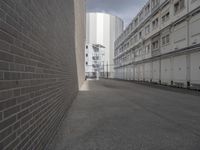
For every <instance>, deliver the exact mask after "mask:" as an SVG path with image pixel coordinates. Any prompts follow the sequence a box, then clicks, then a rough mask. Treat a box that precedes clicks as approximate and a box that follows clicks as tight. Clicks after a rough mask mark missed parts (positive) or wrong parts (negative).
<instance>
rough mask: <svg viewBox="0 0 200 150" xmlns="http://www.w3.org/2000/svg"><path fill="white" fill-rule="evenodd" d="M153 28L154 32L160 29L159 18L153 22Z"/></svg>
mask: <svg viewBox="0 0 200 150" xmlns="http://www.w3.org/2000/svg"><path fill="white" fill-rule="evenodd" d="M152 27H153V30H154V29H156V28H157V27H158V18H156V19H155V20H154V21H153V22H152Z"/></svg>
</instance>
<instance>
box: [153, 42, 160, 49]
mask: <svg viewBox="0 0 200 150" xmlns="http://www.w3.org/2000/svg"><path fill="white" fill-rule="evenodd" d="M158 46H159V43H158V40H157V41H154V42H153V43H152V49H153V50H156V49H158V48H159V47H158Z"/></svg>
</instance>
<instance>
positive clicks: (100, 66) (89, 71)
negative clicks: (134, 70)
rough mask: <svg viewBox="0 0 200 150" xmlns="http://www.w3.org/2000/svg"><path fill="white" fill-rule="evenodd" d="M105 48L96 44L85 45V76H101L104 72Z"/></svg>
mask: <svg viewBox="0 0 200 150" xmlns="http://www.w3.org/2000/svg"><path fill="white" fill-rule="evenodd" d="M104 61H105V47H103V46H102V45H98V44H87V45H86V49H85V69H86V70H85V75H86V76H87V77H90V78H97V77H99V76H100V75H101V76H103V75H104V72H105V68H104Z"/></svg>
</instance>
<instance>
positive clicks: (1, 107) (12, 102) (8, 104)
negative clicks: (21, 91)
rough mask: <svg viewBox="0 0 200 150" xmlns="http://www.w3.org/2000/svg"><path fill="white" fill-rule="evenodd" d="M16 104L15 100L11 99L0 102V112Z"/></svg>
mask: <svg viewBox="0 0 200 150" xmlns="http://www.w3.org/2000/svg"><path fill="white" fill-rule="evenodd" d="M16 104H17V102H16V99H15V98H11V99H8V100H6V101H3V102H0V111H2V110H4V109H6V108H10V107H12V106H14V105H16Z"/></svg>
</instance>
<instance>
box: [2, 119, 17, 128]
mask: <svg viewBox="0 0 200 150" xmlns="http://www.w3.org/2000/svg"><path fill="white" fill-rule="evenodd" d="M15 121H16V116H12V117H10V118H8V119H6V120H3V121H2V122H0V130H3V129H4V128H6V127H8V126H9V125H11V124H13V123H14V122H15Z"/></svg>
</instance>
